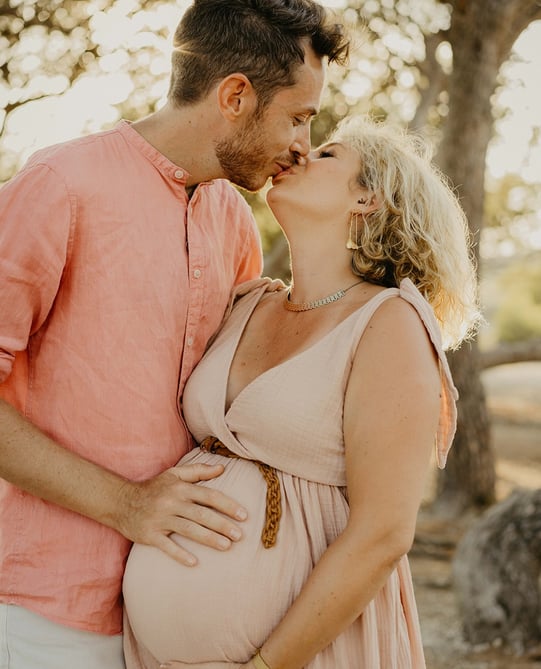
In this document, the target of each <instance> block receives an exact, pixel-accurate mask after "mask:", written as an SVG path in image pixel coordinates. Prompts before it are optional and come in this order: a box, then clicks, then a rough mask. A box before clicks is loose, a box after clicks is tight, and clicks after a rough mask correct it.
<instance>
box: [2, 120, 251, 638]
mask: <svg viewBox="0 0 541 669" xmlns="http://www.w3.org/2000/svg"><path fill="white" fill-rule="evenodd" d="M185 179H186V172H185V171H184V170H182V169H180V168H179V167H178V166H177V165H174V164H173V163H171V162H170V161H169V160H168V159H167V158H165V157H164V156H163V155H162V154H160V153H159V152H158V151H156V149H154V148H153V147H152V146H151V145H150V144H148V143H147V142H146V141H145V140H144V139H143V138H142V137H141V136H140V135H139V133H138V132H136V131H135V130H134V129H133V128H132V127H131V126H130V124H129V123H127V122H121V123H120V124H119V125H118V126H117V127H116V128H114V129H113V130H111V131H109V132H104V133H100V134H96V135H90V136H88V137H85V138H82V139H78V140H75V141H72V142H68V143H66V144H61V145H58V146H54V147H50V148H48V149H44V150H42V151H40V152H38V153H37V154H35V155H34V156H33V157H32V158H31V159H30V161H29V162H28V164H27V165H26V166H25V168H24V169H23V170H22V171H21V172H20V173H19V174H18V175H17V176H16V177H14V179H12V180H11V181H10V182H9V183H8V184H7V185H5V186H4V187H3V188H2V189H1V190H0V221H1V224H0V397H2V398H4V399H6V400H7V401H9V402H10V403H11V404H13V405H14V406H15V407H17V408H18V409H19V411H21V413H23V414H24V415H25V416H26V417H27V418H29V419H30V420H31V421H32V422H33V423H34V424H36V425H37V426H38V427H40V428H41V429H42V430H43V431H44V432H45V433H46V434H48V435H49V436H51V437H52V438H54V439H55V440H57V441H58V442H59V443H61V444H63V445H64V446H65V447H67V448H69V449H70V450H72V451H74V452H76V453H79V454H81V455H82V456H84V457H85V458H87V459H90V460H92V461H94V462H97V463H99V464H100V465H102V466H104V467H107V468H110V469H112V470H114V471H116V472H118V473H119V474H121V475H123V476H126V477H129V478H131V479H134V480H137V479H146V478H149V477H151V476H153V475H154V474H157V473H158V472H160V471H162V470H164V469H165V468H167V467H170V466H171V465H173V464H175V463H176V462H177V461H178V460H179V458H180V457H181V456H182V455H183V454H184V453H185V452H186V451H187V450H188V449H189V447H190V437H189V434H188V432H187V429H186V427H185V425H184V423H183V421H182V419H181V417H180V415H179V411H178V401H177V399H178V397H179V395H180V394H181V393H182V389H183V387H184V384H185V382H186V379H187V377H188V376H189V374H190V372H191V371H192V369H193V367H194V366H195V364H196V363H197V362H198V360H199V358H200V357H201V355H202V353H203V351H204V349H205V346H206V344H207V341H208V339H209V337H210V336H211V335H212V334H213V333H214V331H215V330H216V329H217V327H218V326H219V324H220V322H221V319H222V316H223V313H224V310H225V308H226V305H227V302H228V298H229V295H230V292H231V289H232V287H233V286H234V285H236V284H238V283H241V282H243V281H246V280H247V279H251V278H254V277H257V276H259V274H260V272H261V268H262V257H261V248H260V241H259V236H258V234H257V229H256V227H255V223H254V220H253V217H252V214H251V211H250V209H249V207H248V206H247V204H246V203H245V201H244V199H243V198H242V197H241V196H240V195H239V193H238V192H237V191H236V190H235V189H234V188H233V187H232V186H231V185H230V184H228V183H227V182H225V181H223V180H216V181H213V182H208V183H202V184H200V185H199V186H198V188H197V189H196V190H195V192H194V194H193V196H192V198H191V199H188V196H187V194H186V191H185V187H184V185H185ZM129 549H130V542H128V541H127V540H126V539H125V538H123V537H122V536H120V535H119V534H118V533H116V532H115V531H113V530H111V529H109V528H107V527H104V526H102V525H100V524H98V523H96V522H94V521H92V520H89V519H87V518H84V517H82V516H80V515H78V514H75V513H72V512H70V511H67V510H65V509H61V508H60V507H58V506H55V505H53V504H50V503H48V502H44V501H43V500H41V499H38V498H36V497H33V496H31V495H28V494H26V493H24V492H22V491H21V490H19V489H18V488H16V487H14V486H12V485H11V484H9V483H7V482H5V481H3V480H1V479H0V601H2V602H7V603H15V604H19V605H22V606H25V607H27V608H29V609H31V610H33V611H35V612H37V613H40V614H42V615H44V616H46V617H48V618H49V619H51V620H54V621H57V622H60V623H63V624H66V625H69V626H73V627H77V628H80V629H86V630H92V631H97V632H101V633H106V634H114V633H118V632H120V630H121V599H120V592H121V579H122V573H123V568H124V563H125V560H126V556H127V554H128V551H129Z"/></svg>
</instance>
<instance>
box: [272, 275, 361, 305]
mask: <svg viewBox="0 0 541 669" xmlns="http://www.w3.org/2000/svg"><path fill="white" fill-rule="evenodd" d="M362 282H363V280H362V279H361V280H360V281H357V282H356V283H354V284H352V285H351V286H348V288H341V289H340V290H337V291H336V293H333V294H332V295H328V296H327V297H322V298H321V299H319V300H314V301H313V302H292V301H291V300H290V299H289V298H290V296H291V288H289V289H288V291H287V295H286V299H285V300H284V308H285V309H287V310H288V311H310V309H317V308H318V307H322V306H324V305H325V304H330V303H331V302H336V301H337V300H341V299H342V298H343V297H344V295H345V294H346V293H347V292H348V290H351V288H353V287H354V286H358V285H359V284H360V283H362Z"/></svg>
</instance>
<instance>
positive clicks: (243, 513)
mask: <svg viewBox="0 0 541 669" xmlns="http://www.w3.org/2000/svg"><path fill="white" fill-rule="evenodd" d="M235 518H238V519H239V520H246V518H248V514H247V513H246V511H245V510H244V509H239V510H238V511H237V513H236V514H235Z"/></svg>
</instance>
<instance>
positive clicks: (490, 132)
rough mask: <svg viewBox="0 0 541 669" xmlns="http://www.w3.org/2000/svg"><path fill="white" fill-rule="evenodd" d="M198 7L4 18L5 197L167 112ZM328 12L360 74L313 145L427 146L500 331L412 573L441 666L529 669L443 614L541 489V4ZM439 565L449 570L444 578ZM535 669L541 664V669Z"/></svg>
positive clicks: (101, 5) (462, 364)
mask: <svg viewBox="0 0 541 669" xmlns="http://www.w3.org/2000/svg"><path fill="white" fill-rule="evenodd" d="M188 4H189V3H188V2H187V1H185V0H177V1H172V0H169V1H164V0H148V1H143V0H117V1H115V2H112V1H111V0H65V1H62V2H61V1H59V0H0V184H1V183H3V182H5V181H7V180H8V179H9V178H10V177H11V176H12V175H13V174H14V173H15V172H16V171H17V170H18V169H20V168H21V167H22V166H23V164H24V162H25V160H26V159H27V158H28V156H29V155H30V154H31V153H33V152H34V151H35V150H37V149H38V148H40V147H43V146H46V145H49V144H53V143H56V142H61V141H65V140H68V139H71V138H74V137H77V136H80V135H83V134H87V133H90V132H95V131H99V130H102V129H107V128H110V127H111V126H113V125H114V124H116V123H117V122H118V121H119V120H120V119H121V118H125V119H129V120H135V119H138V118H141V117H143V116H145V115H147V114H149V113H150V112H152V111H153V110H154V109H155V108H157V107H159V106H161V105H162V104H163V102H164V100H165V95H166V92H167V87H168V77H169V61H170V51H171V36H172V31H173V30H174V27H175V26H176V24H177V22H178V20H179V19H180V17H181V15H182V13H183V11H184V10H185V8H186V6H187V5H188ZM321 4H325V5H326V6H328V7H329V8H330V10H331V11H332V12H333V13H335V15H336V19H337V21H338V22H341V23H344V24H345V25H346V26H347V28H348V30H349V32H350V33H351V35H352V37H353V49H352V53H351V58H350V64H349V67H348V68H347V69H344V68H339V67H334V66H331V67H330V69H329V73H328V86H327V89H326V92H325V95H324V98H323V106H322V110H321V113H320V114H319V116H318V117H317V118H316V119H315V121H314V123H313V130H312V137H313V144H314V145H317V144H318V143H320V142H321V141H323V140H324V139H325V136H326V135H327V134H328V132H329V131H330V130H331V129H332V128H333V127H334V126H335V124H336V123H337V122H338V121H339V120H340V119H341V118H342V117H344V116H346V115H348V114H355V113H370V114H372V115H375V116H376V117H378V118H383V119H390V120H392V121H394V122H398V123H400V124H403V125H405V126H408V127H409V128H410V129H412V130H414V131H416V132H419V133H421V134H423V135H425V136H426V137H428V138H429V139H430V140H431V141H432V142H433V144H434V147H435V161H436V162H437V163H438V165H439V166H440V167H441V168H442V170H443V171H444V172H445V173H446V174H447V175H448V176H449V177H450V179H451V181H452V182H453V184H454V186H455V188H456V190H457V193H458V195H459V196H460V198H461V202H462V204H463V207H464V209H465V211H466V214H467V216H468V219H469V224H470V227H471V231H472V235H473V237H474V239H475V244H476V245H475V251H476V255H477V258H478V267H479V277H480V287H481V290H480V294H481V302H482V308H483V312H484V315H485V319H486V323H485V325H484V326H483V327H482V329H481V331H480V333H479V336H478V338H477V340H476V341H474V342H472V343H471V344H467V345H464V346H463V347H462V348H461V349H460V351H458V352H456V353H455V352H453V353H452V354H450V362H451V367H452V370H453V375H454V377H455V381H456V384H457V386H458V389H459V392H460V395H461V399H460V402H459V412H460V420H459V426H458V431H457V437H456V439H455V444H454V447H453V450H452V452H451V456H450V458H449V465H448V467H447V469H446V471H445V472H444V473H436V471H435V470H434V477H433V479H432V480H431V482H430V486H429V488H428V489H427V495H426V505H425V508H424V511H425V514H424V515H421V522H420V529H419V541H418V542H417V556H418V559H417V562H416V563H415V556H416V553H415V548H414V551H413V556H412V557H413V564H414V567H415V565H416V564H417V565H418V568H419V570H420V571H415V575H416V579H417V584H418V586H419V588H420V589H421V593H420V597H419V599H420V605H421V606H422V607H425V608H422V611H421V613H423V610H426V611H427V612H429V616H427V617H425V622H424V626H425V627H424V633H425V637H426V639H427V641H426V643H427V658H428V659H429V660H430V662H431V664H430V665H429V666H431V667H433V668H434V669H447V667H460V669H466V667H472V668H473V667H479V668H480V667H488V666H490V667H496V666H498V667H500V666H501V667H502V669H503V667H505V668H506V669H509V668H510V667H519V666H520V667H522V666H526V664H525V665H522V664H518V663H517V664H511V662H515V660H509V658H507V659H505V660H502V662H503V663H502V664H498V662H499V661H500V660H498V657H500V656H501V652H500V651H499V650H494V649H492V650H490V652H489V654H488V655H486V656H483V658H481V659H479V657H480V656H479V655H477V659H472V658H471V657H470V656H469V655H468V656H467V655H466V650H465V647H464V646H462V645H461V643H462V642H461V641H460V639H461V636H460V621H459V614H458V613H457V611H456V607H455V604H454V603H453V601H454V600H452V599H449V600H448V601H447V600H445V601H447V603H446V605H445V607H444V608H445V610H446V612H447V613H448V615H449V616H451V617H450V618H449V619H446V620H445V621H444V620H442V619H441V616H440V617H439V618H438V611H439V608H440V607H439V606H438V604H437V602H440V603H441V602H443V601H444V599H442V597H444V595H442V592H444V591H445V588H446V587H447V586H449V584H450V572H449V569H448V568H447V567H449V565H450V559H451V558H452V553H453V549H454V546H456V543H457V542H458V541H459V540H460V537H461V535H462V533H463V532H464V531H465V528H466V526H467V525H468V524H469V523H470V522H472V519H473V518H475V519H477V518H480V517H482V514H483V513H485V512H486V510H487V509H490V508H492V507H494V505H497V504H498V503H501V502H502V501H503V500H505V499H506V498H507V497H508V496H509V494H510V493H511V492H512V491H513V490H514V489H515V488H517V487H520V488H525V489H528V490H539V489H541V86H540V83H541V75H540V72H541V46H540V45H541V4H540V3H539V2H537V1H536V0H449V2H442V1H440V0H398V1H393V0H364V1H363V0H327V2H322V3H321ZM243 195H244V196H245V197H246V198H247V200H248V201H249V203H250V204H251V205H252V207H253V209H254V212H255V215H256V218H257V220H258V224H259V226H260V229H261V234H262V238H263V243H264V251H265V258H266V266H265V273H266V274H268V275H272V276H281V277H282V278H284V279H285V280H287V278H288V259H287V247H286V244H285V241H284V238H283V237H282V235H281V233H280V231H279V229H278V227H277V225H276V223H275V222H274V220H273V218H272V216H271V215H270V213H269V212H268V211H267V209H266V205H265V202H264V190H263V191H262V192H261V193H259V194H247V193H243ZM29 206H31V205H29ZM0 225H1V222H0ZM536 513H538V514H539V516H541V512H536ZM423 519H424V520H423ZM423 523H424V524H423ZM438 546H439V548H438ZM445 546H447V547H448V549H446V548H445ZM449 547H450V548H449ZM438 551H439V553H438ZM434 556H436V557H435V559H439V560H441V565H440V566H442V565H443V564H444V563H445V565H447V567H442V568H441V569H440V570H439V571H438V570H437V569H436V571H434V569H435V566H434V564H436V566H437V564H438V563H434V562H433V561H432V562H431V561H430V560H431V559H432V558H434ZM442 556H443V557H442ZM536 559H538V560H539V561H541V555H537V556H536ZM423 560H425V562H423ZM426 560H428V562H426ZM446 568H447V571H446ZM431 570H432V571H431ZM431 574H432V575H431ZM423 584H424V585H423ZM435 584H436V585H435ZM438 584H439V585H438ZM442 584H443V585H442ZM446 584H447V586H446ZM424 586H426V588H425V587H424ZM423 588H424V589H423ZM438 588H440V590H438ZM451 590H452V588H450V586H449V587H447V590H446V592H447V593H448V594H449V596H451V594H450V593H451ZM434 593H435V594H434ZM432 595H434V597H435V599H431V596H432ZM453 607H455V608H453ZM440 613H441V612H440ZM536 615H539V619H540V620H541V612H539V611H538V614H536ZM422 618H423V616H422ZM431 625H435V627H434V628H432V627H431ZM540 629H541V628H540V627H539V624H538V626H537V630H538V631H539V630H540ZM449 630H454V632H452V633H451V632H450V631H449ZM446 634H447V636H446ZM503 636H505V635H503ZM534 636H535V635H534ZM451 637H452V638H451ZM473 641H475V639H474V640H473ZM504 641H505V639H504ZM534 641H535V639H534ZM537 641H538V643H541V633H539V635H538V639H537ZM528 643H529V642H528ZM532 643H533V642H532ZM532 643H529V645H530V646H531V645H532ZM526 645H528V644H526ZM457 658H459V659H457ZM468 658H469V659H468ZM520 661H521V662H522V661H523V660H520ZM483 662H484V664H483ZM516 662H519V661H518V660H516ZM524 662H526V660H524ZM535 662H536V655H535V653H533V654H530V656H529V660H528V661H527V666H528V667H531V666H533V665H532V663H534V664H535ZM535 666H541V664H536V665H535Z"/></svg>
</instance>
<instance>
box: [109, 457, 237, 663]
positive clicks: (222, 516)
mask: <svg viewBox="0 0 541 669" xmlns="http://www.w3.org/2000/svg"><path fill="white" fill-rule="evenodd" d="M222 473H223V467H222V466H221V465H205V464H187V465H179V466H177V467H172V468H171V469H167V470H166V471H165V472H163V473H161V474H159V475H158V476H156V477H154V478H152V479H149V480H147V481H142V482H133V481H126V484H125V486H123V489H122V490H121V491H120V500H119V504H118V507H117V509H116V514H115V515H116V518H115V522H114V526H115V527H116V529H118V531H119V532H120V533H121V534H123V535H124V536H125V537H126V538H128V539H130V540H131V541H133V542H136V543H140V544H148V545H151V546H155V547H157V548H159V549H160V550H162V551H163V552H164V553H166V554H167V555H169V556H170V557H172V558H173V559H174V560H177V562H180V563H181V564H183V565H186V566H194V565H196V564H197V558H196V556H195V555H193V554H192V553H190V552H189V551H188V550H186V549H184V548H182V546H180V545H179V544H178V543H176V542H175V540H174V539H173V537H172V535H173V534H177V535H180V536H181V537H186V538H188V539H191V540H193V541H195V542H197V543H199V544H203V545H205V546H209V547H211V548H215V549H217V550H222V551H225V550H227V549H228V548H230V546H231V542H232V541H238V540H239V539H241V537H242V532H241V529H240V527H239V526H238V524H237V523H236V522H232V520H231V519H234V520H237V521H242V520H245V519H246V518H247V515H248V514H247V512H246V510H245V509H244V508H243V507H241V506H240V505H239V504H238V503H237V502H235V501H234V500H232V499H231V498H230V497H227V496H226V495H224V494H223V493H221V492H220V491H218V490H213V489H211V488H208V487H205V486H198V485H195V484H196V483H197V482H198V481H207V480H209V479H213V478H215V477H217V476H220V474H222ZM217 666H218V665H217ZM220 666H221V665H220ZM227 666H228V668H229V669H231V668H232V665H230V664H228V665H227ZM239 666H240V665H239ZM209 669H210V668H209Z"/></svg>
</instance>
